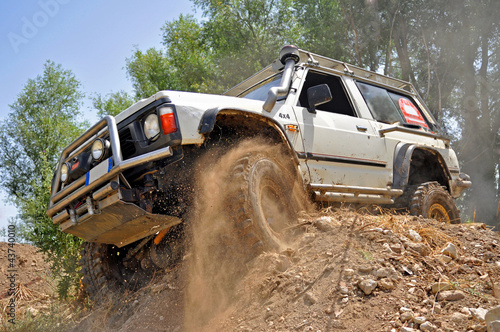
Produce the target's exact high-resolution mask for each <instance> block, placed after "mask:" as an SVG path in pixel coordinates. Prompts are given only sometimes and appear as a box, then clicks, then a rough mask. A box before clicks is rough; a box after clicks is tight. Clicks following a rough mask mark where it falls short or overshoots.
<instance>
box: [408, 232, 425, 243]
mask: <svg viewBox="0 0 500 332" xmlns="http://www.w3.org/2000/svg"><path fill="white" fill-rule="evenodd" d="M408 237H409V238H410V239H411V240H412V241H413V242H421V241H422V237H421V236H420V234H418V233H417V232H416V231H414V230H413V229H410V231H409V232H408Z"/></svg>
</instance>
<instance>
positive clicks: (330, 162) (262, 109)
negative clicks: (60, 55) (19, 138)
mask: <svg viewBox="0 0 500 332" xmlns="http://www.w3.org/2000/svg"><path fill="white" fill-rule="evenodd" d="M255 137H259V138H261V141H262V140H264V141H265V142H267V144H269V145H275V146H279V147H280V151H281V152H282V153H281V154H274V153H268V152H267V153H266V151H265V150H263V149H258V150H256V151H250V153H249V151H248V150H247V151H245V152H244V153H242V154H241V156H239V157H238V158H235V159H234V161H233V162H232V165H231V167H229V169H230V170H231V171H230V174H228V175H225V176H226V177H225V179H226V180H225V181H226V182H228V183H232V186H231V188H230V189H228V191H229V192H230V194H229V195H228V197H229V198H228V199H229V200H230V201H231V202H229V203H228V204H229V206H230V207H229V208H228V211H221V213H229V214H230V215H232V216H233V218H234V220H235V224H236V226H235V229H238V232H240V235H241V238H242V239H243V242H242V243H243V245H245V246H257V247H260V248H275V247H278V246H279V245H280V241H281V237H282V236H283V234H282V233H283V232H284V229H285V228H284V227H283V226H282V225H280V223H279V222H278V221H277V220H278V219H287V218H288V219H293V217H294V213H293V211H291V210H293V209H294V208H295V206H296V205H295V203H296V202H294V197H293V195H291V191H292V190H293V183H296V182H297V181H295V180H298V183H300V185H299V187H301V188H302V189H303V190H304V191H305V192H306V193H308V194H309V196H310V197H311V198H312V200H315V201H323V202H350V203H363V204H382V205H397V206H401V207H405V208H407V209H408V210H409V211H410V212H411V213H412V214H415V215H423V216H424V217H432V218H436V219H440V220H443V221H445V222H452V223H456V222H460V216H459V211H458V209H457V208H456V206H455V203H454V200H453V198H457V197H459V196H460V194H461V192H462V191H463V190H464V189H466V188H468V187H469V186H470V185H471V182H470V181H469V178H468V176H467V175H465V174H462V173H460V170H459V164H458V160H457V157H456V154H455V152H454V151H453V150H452V149H451V148H450V141H449V139H447V138H446V137H444V136H442V135H441V134H439V128H438V125H437V123H436V121H435V119H434V118H433V116H432V115H431V113H430V112H429V111H428V109H427V108H426V106H425V105H424V102H423V101H422V99H421V98H420V97H419V96H418V93H417V92H416V90H415V89H414V88H413V86H412V85H411V84H410V83H408V82H405V81H401V80H399V79H395V78H390V77H386V76H383V75H380V74H377V73H375V72H371V71H367V70H364V69H362V68H358V67H355V66H351V65H348V64H346V63H344V62H339V61H335V60H332V59H329V58H326V57H323V56H320V55H316V54H313V53H310V52H307V51H303V50H300V49H298V48H296V47H295V46H285V47H284V48H283V49H282V50H281V52H280V56H279V59H277V60H276V61H274V62H273V63H272V64H271V65H270V66H268V67H266V68H264V69H263V70H261V71H260V72H258V73H256V74H255V75H253V76H252V77H250V78H248V79H247V80H245V81H244V82H242V83H240V84H238V85H237V86H235V87H234V88H232V89H230V90H229V91H227V92H226V93H225V94H224V95H208V94H197V93H188V92H179V91H160V92H158V93H156V94H155V95H154V96H151V97H150V98H148V99H143V100H141V101H139V102H137V103H136V104H134V105H132V106H131V107H129V108H128V109H126V110H124V111H123V112H122V113H120V114H118V115H117V116H116V117H112V116H106V117H104V118H103V119H102V120H101V121H99V122H98V123H97V124H96V125H94V126H93V127H92V128H90V129H89V130H88V131H87V132H85V133H84V134H83V135H81V136H80V137H79V138H78V139H76V140H75V141H74V142H73V143H71V144H70V145H69V146H68V147H66V148H65V149H64V151H63V152H62V155H61V158H60V160H59V164H58V165H57V169H56V171H55V175H54V179H53V182H52V194H51V199H50V206H49V208H48V211H47V214H48V215H49V216H50V217H51V218H52V219H53V222H54V223H56V224H59V225H60V228H61V230H62V231H63V232H67V233H71V234H74V235H76V236H78V237H80V238H82V239H84V240H85V241H87V242H86V244H85V247H84V251H83V258H82V262H83V272H84V283H85V284H86V286H87V289H88V290H89V291H90V292H91V293H92V292H97V291H98V290H99V289H100V288H101V287H103V286H105V285H106V284H110V283H114V284H124V283H129V284H131V283H133V282H134V278H135V276H136V275H140V273H142V272H141V271H146V270H148V269H150V268H151V266H156V267H159V268H164V267H166V266H168V265H169V264H172V263H173V262H175V261H176V260H177V259H178V258H179V257H180V256H181V255H182V248H181V245H180V243H181V242H182V241H181V238H182V236H183V229H184V224H185V222H184V220H185V219H186V218H185V216H186V214H187V212H188V211H189V208H190V207H191V206H192V205H193V197H194V196H195V194H196V192H197V188H196V183H194V181H193V178H194V169H195V168H196V167H197V166H199V164H200V162H201V161H200V160H202V159H200V158H201V157H202V156H203V155H204V154H206V152H207V151H211V149H214V150H215V149H216V148H217V147H221V146H226V147H227V149H228V150H229V149H230V148H231V147H232V146H236V144H237V143H238V142H239V141H241V140H243V139H246V138H255ZM219 150H220V149H219ZM221 176H222V175H221ZM228 188H229V187H228ZM286 210H288V211H290V213H285V214H283V213H282V212H283V211H286ZM278 213H281V215H280V218H276V217H275V215H276V214H278Z"/></svg>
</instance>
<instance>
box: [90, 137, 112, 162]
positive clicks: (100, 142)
mask: <svg viewBox="0 0 500 332" xmlns="http://www.w3.org/2000/svg"><path fill="white" fill-rule="evenodd" d="M109 145H110V144H109V141H108V140H105V139H102V138H98V139H96V140H95V141H94V143H92V148H91V150H90V151H91V152H92V159H94V160H95V161H101V160H103V159H104V158H105V156H106V152H107V150H108V148H109Z"/></svg>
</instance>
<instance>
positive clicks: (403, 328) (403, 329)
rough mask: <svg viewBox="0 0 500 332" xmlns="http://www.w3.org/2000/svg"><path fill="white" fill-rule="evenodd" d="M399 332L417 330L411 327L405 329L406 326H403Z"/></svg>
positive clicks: (413, 331)
mask: <svg viewBox="0 0 500 332" xmlns="http://www.w3.org/2000/svg"><path fill="white" fill-rule="evenodd" d="M400 331H401V332H417V331H418V330H415V329H413V328H411V327H407V326H403V327H402V328H401V329H400Z"/></svg>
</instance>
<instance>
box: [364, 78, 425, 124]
mask: <svg viewBox="0 0 500 332" xmlns="http://www.w3.org/2000/svg"><path fill="white" fill-rule="evenodd" d="M356 85H357V86H358V88H359V91H360V92H361V94H362V95H363V98H364V99H365V101H366V104H367V105H368V108H369V109H370V112H371V113H372V115H373V117H374V118H375V120H377V121H380V122H385V123H395V122H400V123H406V124H410V125H417V126H420V127H423V128H427V129H429V125H428V123H427V121H426V120H425V118H424V116H423V115H422V112H421V111H420V109H419V108H418V107H417V106H416V105H415V103H414V102H413V101H412V99H411V98H410V97H408V96H405V95H403V94H400V93H397V92H394V91H389V90H387V89H385V88H381V87H378V86H374V85H371V84H367V83H363V82H356Z"/></svg>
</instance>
